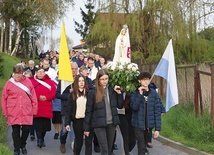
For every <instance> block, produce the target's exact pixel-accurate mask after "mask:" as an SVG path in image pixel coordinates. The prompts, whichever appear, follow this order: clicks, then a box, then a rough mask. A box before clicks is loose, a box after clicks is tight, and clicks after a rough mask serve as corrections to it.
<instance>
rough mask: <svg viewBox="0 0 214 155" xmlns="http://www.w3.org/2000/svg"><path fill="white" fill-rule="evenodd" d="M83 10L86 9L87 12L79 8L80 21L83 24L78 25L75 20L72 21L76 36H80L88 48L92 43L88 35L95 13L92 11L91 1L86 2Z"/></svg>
mask: <svg viewBox="0 0 214 155" xmlns="http://www.w3.org/2000/svg"><path fill="white" fill-rule="evenodd" d="M85 8H86V9H87V12H85V11H83V9H82V8H80V11H81V15H82V21H83V23H84V24H81V23H78V22H77V21H75V20H74V24H75V31H76V32H77V33H78V34H80V36H82V38H83V40H84V41H85V42H86V44H87V45H88V46H89V48H90V45H91V42H92V41H91V40H90V37H88V34H89V33H90V31H91V29H92V27H93V25H94V19H95V13H94V11H93V9H94V5H93V2H92V0H88V1H87V3H86V4H85ZM90 49H91V48H90Z"/></svg>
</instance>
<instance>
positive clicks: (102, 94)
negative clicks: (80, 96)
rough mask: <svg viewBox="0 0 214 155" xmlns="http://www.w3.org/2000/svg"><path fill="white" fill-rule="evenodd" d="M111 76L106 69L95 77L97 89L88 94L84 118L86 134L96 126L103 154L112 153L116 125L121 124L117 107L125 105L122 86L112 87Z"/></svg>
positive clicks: (95, 130)
mask: <svg viewBox="0 0 214 155" xmlns="http://www.w3.org/2000/svg"><path fill="white" fill-rule="evenodd" d="M108 79H109V76H108V74H107V72H106V71H105V70H102V69H101V70H99V71H98V73H97V76H96V79H95V85H96V89H94V90H91V91H90V92H89V93H88V94H87V103H86V112H85V120H84V129H85V132H84V134H85V135H86V136H89V134H90V132H89V131H90V129H91V128H94V132H95V134H96V135H97V139H98V142H99V146H100V149H101V155H107V154H111V149H112V145H113V140H114V134H115V129H116V126H117V125H118V124H119V122H120V121H119V117H118V113H117V108H122V107H123V105H122V104H123V96H122V93H121V90H120V86H114V88H112V87H111V86H110V85H109V84H108Z"/></svg>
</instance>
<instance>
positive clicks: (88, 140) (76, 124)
mask: <svg viewBox="0 0 214 155" xmlns="http://www.w3.org/2000/svg"><path fill="white" fill-rule="evenodd" d="M83 122H84V119H83V118H81V119H75V120H74V121H73V129H74V134H75V140H74V152H75V153H76V155H80V152H81V149H82V145H83V135H84V130H83ZM92 138H93V132H90V134H89V136H88V137H87V136H85V155H92Z"/></svg>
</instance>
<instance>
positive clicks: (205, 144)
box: [161, 104, 214, 153]
mask: <svg viewBox="0 0 214 155" xmlns="http://www.w3.org/2000/svg"><path fill="white" fill-rule="evenodd" d="M162 122H163V123H162V131H161V135H163V136H165V137H168V138H170V139H172V140H175V141H179V142H181V143H183V144H184V145H187V146H190V147H194V148H197V149H199V150H202V151H205V152H210V153H214V148H213V145H214V139H213V136H214V128H213V127H212V125H211V119H210V114H209V113H208V112H205V114H204V115H203V116H198V117H197V118H196V116H195V112H194V108H193V106H192V104H186V105H177V106H176V107H173V108H171V109H170V111H168V112H167V113H166V114H165V115H164V116H163V117H162Z"/></svg>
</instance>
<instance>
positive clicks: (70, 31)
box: [53, 0, 85, 46]
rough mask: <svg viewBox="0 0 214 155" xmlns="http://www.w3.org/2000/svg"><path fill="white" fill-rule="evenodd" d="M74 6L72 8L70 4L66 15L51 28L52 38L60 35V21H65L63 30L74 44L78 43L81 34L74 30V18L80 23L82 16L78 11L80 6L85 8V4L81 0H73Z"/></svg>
mask: <svg viewBox="0 0 214 155" xmlns="http://www.w3.org/2000/svg"><path fill="white" fill-rule="evenodd" d="M75 3H76V4H75V6H74V7H73V8H72V6H70V9H69V11H68V12H67V13H66V17H65V18H64V20H63V21H61V22H59V23H58V24H57V27H55V29H54V30H53V37H54V38H60V35H61V24H62V22H64V23H65V30H66V35H67V36H68V37H69V38H70V39H72V40H73V42H74V46H75V45H78V44H80V39H81V36H80V35H79V34H77V33H76V32H75V30H74V21H73V20H74V19H75V21H77V22H79V23H82V17H81V13H80V7H81V8H82V9H83V10H84V9H85V4H84V1H83V0H76V1H75Z"/></svg>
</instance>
